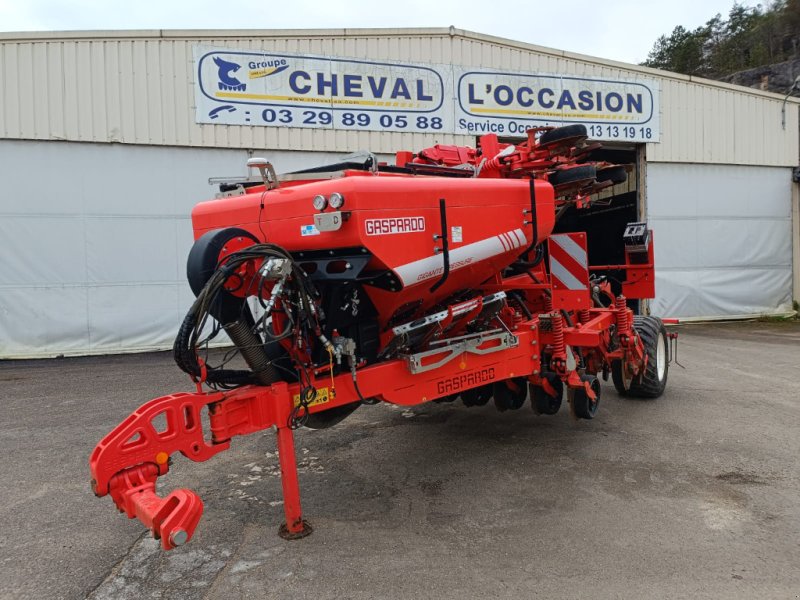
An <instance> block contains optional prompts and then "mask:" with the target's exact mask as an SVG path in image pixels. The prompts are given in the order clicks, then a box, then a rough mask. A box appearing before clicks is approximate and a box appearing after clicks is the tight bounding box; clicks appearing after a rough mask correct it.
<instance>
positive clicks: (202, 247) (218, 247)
mask: <svg viewBox="0 0 800 600" xmlns="http://www.w3.org/2000/svg"><path fill="white" fill-rule="evenodd" d="M233 239H241V240H251V241H252V242H253V243H254V244H257V243H258V239H256V237H255V236H254V235H253V234H251V233H250V232H248V231H245V230H244V229H241V228H239V227H226V228H224V229H212V230H211V231H207V232H206V233H204V234H203V235H201V236H200V237H199V238H197V241H196V242H195V243H194V245H193V246H192V249H191V250H190V251H189V256H188V258H187V259H186V278H187V279H188V280H189V287H191V288H192V292H194V295H195V296H197V295H198V294H199V293H200V292H201V291H202V290H203V288H204V287H205V285H206V283H208V280H209V279H210V278H211V276H212V275H213V274H214V272H215V271H216V270H217V264H218V263H219V257H220V254H221V253H222V251H223V248H224V247H225V244H227V243H228V242H230V241H231V240H233ZM243 305H244V299H243V298H238V297H236V296H234V295H232V294H229V293H228V292H227V291H225V290H222V291H221V292H220V293H219V294H218V296H217V300H216V301H215V303H214V305H212V306H211V310H210V312H211V315H212V316H213V317H214V318H215V319H217V320H218V321H219V322H220V323H229V322H231V321H235V320H236V319H238V318H239V316H240V314H241V312H242V306H243Z"/></svg>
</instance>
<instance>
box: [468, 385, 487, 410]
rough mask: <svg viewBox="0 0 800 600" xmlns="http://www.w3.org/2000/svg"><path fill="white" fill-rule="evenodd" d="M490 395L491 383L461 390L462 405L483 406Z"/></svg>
mask: <svg viewBox="0 0 800 600" xmlns="http://www.w3.org/2000/svg"><path fill="white" fill-rule="evenodd" d="M491 397H492V386H491V385H482V386H481V387H476V388H472V389H470V390H466V391H464V392H461V401H462V402H463V403H464V406H470V407H472V406H485V405H486V403H487V402H489V400H490V399H491Z"/></svg>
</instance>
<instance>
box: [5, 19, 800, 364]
mask: <svg viewBox="0 0 800 600" xmlns="http://www.w3.org/2000/svg"><path fill="white" fill-rule="evenodd" d="M196 44H206V45H212V46H220V47H227V48H234V49H247V50H256V51H267V52H289V53H304V54H314V55H321V56H340V57H349V58H362V59H363V58H369V59H375V60H389V61H392V60H396V61H405V62H409V63H419V64H426V63H439V64H452V65H462V66H468V67H474V68H476V69H503V70H505V71H518V72H530V73H539V72H543V73H562V74H565V75H566V74H569V75H575V76H586V77H603V78H609V79H615V78H632V77H633V78H635V77H636V76H642V77H648V78H652V79H657V80H658V81H659V84H660V93H661V114H660V118H661V129H662V136H661V141H660V142H659V143H649V144H646V147H645V150H644V153H645V156H646V159H647V168H646V172H645V175H646V176H645V182H646V186H647V189H646V204H647V212H648V216H650V218H651V222H652V223H653V226H654V227H655V228H656V231H657V239H658V242H657V246H656V247H657V252H658V256H657V260H658V265H659V267H658V268H657V271H659V282H658V290H659V292H658V293H659V298H657V300H656V302H655V303H654V311H656V312H660V313H661V314H664V313H665V312H669V313H670V314H677V315H679V316H701V317H716V316H730V315H734V314H736V315H739V314H758V313H765V312H769V313H772V312H781V311H785V310H787V309H788V308H790V306H791V297H792V280H793V279H794V281H795V285H797V282H798V280H800V275H798V273H797V268H798V262H799V261H798V259H797V241H796V235H797V234H796V233H794V237H795V241H794V246H793V241H792V238H793V233H792V227H793V226H794V228H795V231H796V229H797V214H796V213H797V199H796V194H797V184H792V183H791V167H794V166H797V164H798V146H799V144H798V116H799V111H798V103H797V101H796V100H792V99H790V100H789V102H788V104H787V106H786V112H785V117H786V118H785V126H782V106H783V102H782V100H783V99H782V98H781V97H779V96H776V95H774V94H769V93H764V92H759V91H756V90H749V89H745V88H741V87H737V86H731V85H727V84H723V83H718V82H711V81H707V80H697V79H694V78H690V77H687V76H683V75H678V74H672V73H665V72H662V71H655V70H652V69H646V68H643V67H638V66H634V65H626V64H622V63H615V62H611V61H605V60H602V59H598V58H593V57H588V56H581V55H575V54H570V53H567V52H561V51H557V50H553V49H547V48H541V47H537V46H533V45H529V44H524V43H519V42H512V41H509V40H503V39H499V38H493V37H490V36H484V35H480V34H476V33H471V32H464V31H461V30H457V29H453V28H450V29H411V30H319V31H313V30H298V31H285V30H284V31H225V32H221V31H127V32H76V33H37V34H0V165H2V166H1V167H0V169H3V176H4V177H3V179H4V180H5V181H15V180H24V181H26V182H30V181H32V180H33V181H37V182H38V185H37V186H36V189H35V191H34V192H33V193H30V192H29V193H28V194H27V195H26V196H25V197H23V196H22V195H18V194H16V193H15V192H12V191H10V190H9V188H8V187H7V188H6V190H5V191H4V192H3V195H2V201H0V230H2V231H3V233H4V234H8V237H6V239H12V237H13V239H14V240H15V241H14V244H21V245H22V247H19V246H13V247H12V246H11V245H6V247H5V249H4V261H3V264H5V265H6V266H4V267H0V298H1V299H0V303H2V305H3V306H4V313H3V317H4V318H3V321H0V339H2V340H3V341H2V342H0V356H22V355H39V354H41V355H50V354H54V353H60V352H73V353H81V352H108V351H121V350H130V349H134V348H137V349H138V348H148V347H156V346H163V345H165V344H168V343H169V338H170V337H171V335H172V332H173V331H174V329H175V328H176V327H177V324H178V319H179V315H180V312H181V311H182V310H183V306H182V304H181V303H185V302H186V301H187V299H188V297H187V296H186V291H187V290H186V287H185V284H184V282H183V272H182V270H183V260H184V257H185V251H186V248H187V247H188V245H189V244H190V243H191V233H190V231H189V225H188V209H189V208H190V207H191V205H192V203H193V202H194V201H197V200H199V199H202V198H203V197H208V196H210V195H211V194H212V193H213V191H212V189H211V188H210V187H206V186H205V180H206V178H207V177H209V176H212V175H235V174H242V173H243V168H244V167H243V163H244V159H245V158H246V156H247V155H248V153H250V152H257V153H261V152H266V153H267V154H268V155H269V156H270V157H271V158H273V159H274V160H273V162H275V163H276V166H277V167H278V168H279V169H281V170H289V168H291V167H293V166H299V165H302V164H311V163H314V162H319V159H320V155H318V154H317V153H344V152H349V151H352V150H357V149H370V150H372V151H374V152H377V153H393V152H394V151H396V150H398V149H409V150H414V149H419V148H423V147H426V146H430V145H432V144H434V143H456V144H468V145H474V143H475V138H474V137H472V136H463V135H451V134H435V135H434V134H423V133H398V132H392V133H382V132H358V131H336V130H321V129H301V128H291V127H264V126H230V125H215V124H199V123H196V122H195V114H194V110H193V107H194V103H195V101H194V83H195V73H194V69H193V62H192V49H193V47H194V46H195V45H196ZM84 143H92V146H93V148H91V149H87V148H85V147H84V146H85V144H84ZM107 144H114V146H107ZM173 147H175V148H173ZM108 148H114V152H113V153H112V152H105V151H104V149H108ZM177 148H180V151H179V150H178V149H177ZM146 149H149V151H150V154H148V155H147V156H145V154H143V151H144V150H146ZM310 153H314V154H310ZM45 155H46V156H47V157H48V158H47V160H42V161H40V160H39V159H38V157H42V156H45ZM112 156H113V159H112ZM171 157H172V158H171ZM153 161H155V163H157V164H159V165H165V164H166V165H169V166H170V168H168V169H167V171H166V172H161V171H159V174H158V176H157V177H156V178H155V180H152V179H150V173H151V172H152V171H153V169H154V164H155V163H154V162H153ZM281 161H284V163H282V162H281ZM711 165H715V168H713V169H712V168H710V166H711ZM706 167H709V168H706ZM87 173H88V174H89V175H90V176H87V175H86V174H87ZM48 174H51V176H52V177H48ZM737 178H740V179H742V181H755V182H758V185H757V186H756V187H754V186H748V185H738V186H737V185H731V182H735V181H736V180H737ZM678 182H680V183H681V185H676V184H677V183H678ZM120 188H124V190H125V191H124V193H123V194H122V195H120V194H119V193H117V192H115V189H120ZM762 189H763V190H769V192H768V193H766V192H765V195H763V196H761V197H759V194H758V191H759V190H762ZM203 190H205V192H204V191H203ZM793 194H794V195H795V196H794V200H793V199H792V195H793ZM676 195H680V199H681V200H680V201H676ZM171 198H179V200H177V201H173V200H172V199H171ZM726 198H730V200H731V201H730V202H728V201H726ZM698 207H703V208H704V209H707V210H701V209H699V208H698ZM712 208H713V210H712ZM793 211H794V221H793ZM98 219H100V220H103V222H104V223H105V224H107V225H109V224H111V225H113V227H112V226H111V225H109V227H110V229H107V230H106V229H103V228H100V229H102V230H103V231H105V232H106V233H104V234H103V235H108V236H110V237H109V242H110V241H112V240H113V239H119V237H118V236H120V235H125V234H126V232H127V234H128V235H131V236H135V233H134V231H135V230H136V227H138V228H139V229H138V230H139V231H140V232H141V236H143V237H142V238H141V239H146V238H147V237H148V236H150V237H156V236H157V235H158V234H157V232H156V231H155V229H157V228H153V227H152V225H153V224H154V223H155V222H156V221H159V220H166V221H169V222H170V223H172V224H173V225H175V227H173V228H172V229H170V228H169V227H167V228H166V229H164V232H163V235H168V233H167V232H168V231H172V232H173V235H175V236H176V238H177V239H179V240H180V241H179V242H177V243H173V244H172V245H167V247H166V248H161V246H163V244H161V246H159V247H160V248H161V252H160V253H159V255H158V256H152V257H148V259H149V260H152V261H156V262H158V261H159V260H160V262H162V263H163V262H166V263H168V264H169V265H171V266H170V268H169V269H163V268H160V267H159V269H156V271H157V272H158V282H160V283H161V284H164V285H166V286H167V287H166V288H165V289H169V290H172V291H169V292H168V293H169V294H172V295H174V305H175V309H174V311H173V310H172V309H171V308H170V309H169V310H167V311H166V312H165V308H164V297H163V295H161V296H160V297H159V298H158V299H157V301H156V299H155V298H154V300H153V302H155V304H153V305H151V306H146V305H147V303H148V301H147V297H148V295H147V294H146V293H142V294H139V297H138V298H137V301H136V302H133V300H132V299H131V294H125V293H123V292H122V291H121V290H123V289H124V288H126V287H127V288H137V289H138V288H142V287H143V286H144V287H145V288H146V286H148V285H152V284H153V281H151V279H152V277H151V276H150V274H148V273H146V272H144V271H142V270H141V269H139V266H140V265H137V266H136V268H134V265H133V264H132V263H133V262H136V261H137V260H144V257H143V256H142V254H141V252H142V251H141V250H139V251H135V250H131V248H128V249H122V248H120V249H119V250H118V252H119V254H118V255H117V256H116V259H115V260H114V261H112V262H113V263H114V264H115V265H116V267H117V271H116V272H114V270H113V269H110V268H105V269H104V268H100V267H99V266H98V264H97V263H98V262H99V261H101V259H102V260H104V258H105V257H101V256H100V255H102V254H103V250H102V249H101V247H100V246H98V243H99V239H97V238H95V237H93V236H92V235H90V233H89V229H87V227H86V224H87V223H94V222H95V221H97V220H98ZM147 219H149V221H148V220H147ZM44 221H47V222H48V223H54V224H52V225H50V226H48V227H43V225H42V223H43V222H44ZM123 223H125V224H124V225H123ZM134 223H135V224H136V227H133V226H132V227H131V228H127V227H128V225H132V224H134ZM162 225H163V224H161V225H159V226H158V227H162ZM115 227H116V229H115ZM743 227H744V228H745V229H744V230H743V229H742V228H743ZM162 228H163V227H162ZM96 231H99V230H96ZM159 231H160V229H159ZM20 232H28V234H29V235H28V236H27V237H26V236H23V235H21V234H20ZM109 232H112V233H109ZM720 234H722V236H723V237H724V236H725V235H730V236H731V240H730V241H729V242H728V243H727V244H726V245H725V247H726V248H727V250H726V252H727V254H726V252H722V253H720V252H716V250H717V248H716V247H715V244H718V243H719V242H720V240H719V236H720ZM742 235H744V242H743V241H742V238H741V236H742ZM39 236H44V237H45V238H46V239H50V240H53V239H56V238H58V237H59V236H60V237H61V240H60V242H61V244H62V246H63V251H62V252H61V254H63V255H69V256H72V257H73V258H74V260H76V261H79V263H80V268H78V267H76V266H75V265H72V267H70V268H67V267H66V266H65V268H64V269H61V270H58V273H60V275H59V274H57V273H56V272H55V271H53V270H49V269H48V268H47V267H45V266H43V263H42V262H41V260H34V259H30V262H29V263H28V264H27V265H26V268H25V269H21V268H19V269H16V268H13V267H10V266H9V263H10V262H12V261H9V260H7V257H11V256H13V257H17V256H20V255H25V256H30V257H33V256H36V257H37V258H39V259H44V258H46V257H44V256H38V254H37V253H39V252H41V251H42V247H43V246H42V244H43V242H42V240H41V239H36V238H37V237H39ZM687 236H689V237H691V239H692V244H694V245H693V246H692V247H694V248H695V252H694V254H693V255H692V256H689V255H687V252H688V250H687V246H686V243H685V242H686V238H687ZM733 236H739V237H736V238H735V239H734V237H733ZM135 239H139V238H135ZM767 239H769V240H772V241H773V242H774V243H773V244H772V245H769V244H765V243H761V242H759V240H767ZM748 241H749V243H750V245H749V246H748V248H749V249H750V250H752V249H753V248H755V249H756V250H758V251H759V252H760V254H758V256H755V257H753V255H752V253H750V254H748V253H745V254H743V255H741V254H739V253H737V252H738V249H739V248H741V244H744V243H748ZM78 242H80V243H78ZM698 244H699V245H698ZM45 246H46V247H48V248H49V249H50V251H51V252H55V253H58V252H59V250H58V247H57V246H55V245H50V244H45ZM81 246H82V247H83V249H81ZM112 247H113V246H112ZM136 247H137V246H136V244H133V248H136ZM87 248H88V249H90V250H91V249H92V248H94V249H96V251H97V252H98V255H97V256H93V255H92V254H91V252H89V253H88V254H87ZM67 250H68V251H67ZM712 250H715V252H712ZM106 251H107V250H106ZM793 252H794V253H795V254H794V258H793V256H792V253H793ZM132 253H133V254H132ZM164 253H166V255H165V254H164ZM747 257H750V258H747ZM751 259H752V260H751ZM748 261H749V262H748ZM23 262H24V261H23ZM67 262H69V261H67ZM129 263H131V264H130V267H128V266H126V265H128V264H129ZM44 264H46V261H45V263H44ZM662 265H663V268H662ZM73 267H74V268H73ZM749 268H753V269H757V270H758V273H757V276H758V279H757V280H759V281H762V282H763V284H764V286H766V287H767V288H768V289H765V290H764V293H761V294H756V296H757V297H751V296H753V291H752V289H748V288H747V286H746V285H745V282H746V281H747V277H749V276H750V275H748V274H747V273H744V272H743V271H746V270H747V269H749ZM793 268H794V275H793V273H792V269H793ZM67 273H69V274H70V275H69V277H68V278H67V275H66V274H67ZM700 273H705V275H704V276H703V280H702V281H697V279H698V277H700V275H699V274H700ZM728 275H730V276H733V279H731V277H729V276H728ZM753 276H756V274H753ZM67 279H68V280H67ZM692 281H694V284H693V285H692V284H690V283H689V282H692ZM704 281H705V282H707V287H708V293H706V294H705V298H706V300H705V301H704V302H700V303H697V302H695V300H694V298H693V297H692V295H693V294H694V293H695V292H696V290H697V285H699V286H700V287H702V286H703V285H704V283H703V282H704ZM109 290H112V292H109ZM113 290H116V292H113ZM101 292H102V293H101ZM737 294H738V296H737ZM157 295H158V294H156V296H157ZM172 295H171V296H170V302H172V301H173V296H172ZM731 295H732V297H731V298H730V299H726V298H728V296H731ZM67 296H70V298H72V299H71V300H66V298H67ZM37 297H38V298H39V300H37ZM59 298H60V299H61V305H62V306H66V307H67V308H69V310H67V313H68V314H67V315H66V316H65V319H66V320H68V321H70V323H69V324H67V323H65V322H64V320H63V319H62V320H59V319H57V318H55V317H53V318H52V322H51V321H50V320H51V317H50V316H44V315H46V313H48V310H49V309H50V308H49V307H52V306H53V303H59ZM25 299H27V302H26V300H25ZM20 302H22V304H20ZM81 303H83V309H80V306H81ZM142 303H144V305H143V304H142ZM70 307H71V308H70ZM103 310H108V311H111V312H112V313H115V314H116V315H117V318H118V319H119V324H120V325H119V327H120V330H119V331H118V332H117V334H115V335H111V334H110V333H109V328H111V327H112V326H111V325H110V324H105V325H102V326H100V325H98V322H99V321H98V318H97V315H98V314H103ZM156 313H158V314H159V315H162V316H161V317H160V318H158V319H156V322H157V323H158V325H154V324H153V323H154V321H153V319H154V317H153V315H155V314H156ZM41 319H44V321H41ZM36 322H39V323H46V326H45V325H41V327H39V326H38V325H35V324H34V323H36ZM4 323H5V324H4ZM37 328H39V329H41V331H39V330H38V329H37ZM31 332H35V333H31Z"/></svg>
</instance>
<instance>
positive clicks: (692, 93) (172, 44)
mask: <svg viewBox="0 0 800 600" xmlns="http://www.w3.org/2000/svg"><path fill="white" fill-rule="evenodd" d="M59 35H61V36H62V37H58V36H59ZM65 36H67V37H65ZM196 43H204V44H210V45H216V46H224V47H230V48H240V49H250V50H264V51H283V52H297V53H308V54H316V55H334V56H343V57H354V58H362V59H363V58H370V59H377V60H402V61H405V62H413V63H427V62H431V63H445V64H448V63H452V64H456V65H466V66H472V67H477V68H493V69H502V70H509V71H522V72H534V73H535V72H543V73H544V72H547V73H563V74H572V75H579V76H588V77H608V78H635V77H636V75H637V74H640V75H643V76H646V77H651V78H652V77H653V76H658V75H659V74H661V75H663V73H661V72H658V71H653V70H650V69H642V68H639V67H635V66H632V65H623V64H620V63H612V62H607V61H602V60H600V59H593V58H591V57H580V56H577V55H571V54H568V53H565V52H559V51H556V50H548V49H544V48H538V47H535V46H529V45H526V44H521V43H516V42H510V41H506V40H500V39H498V38H491V37H489V36H482V35H479V34H472V33H467V32H462V31H459V30H443V29H437V30H385V31H374V30H373V31H370V30H354V31H351V30H347V31H345V30H329V31H281V32H269V31H265V32H253V31H243V32H110V33H108V34H102V33H91V34H35V35H29V36H28V37H27V38H25V37H23V34H0V86H2V88H1V89H0V102H1V103H2V106H0V137H3V138H7V139H38V140H46V139H62V140H70V141H86V142H122V143H131V144H154V145H171V146H202V147H214V148H270V149H277V150H290V149H291V150H309V151H339V152H341V151H344V150H356V149H370V150H372V151H374V152H393V151H395V150H397V149H401V148H407V149H415V148H421V147H424V146H426V145H430V144H431V143H432V142H434V141H435V142H443V143H473V140H472V139H471V138H469V137H467V136H453V135H445V134H439V135H437V136H435V137H434V136H432V135H429V134H412V133H382V132H356V131H330V130H314V129H295V128H285V127H264V126H226V125H212V124H204V125H199V124H197V123H195V122H194V118H195V115H194V108H193V107H194V88H193V85H194V72H193V69H192V46H193V45H194V44H196ZM659 79H660V81H661V93H662V96H661V110H662V117H661V118H662V130H663V133H662V142H661V143H659V144H648V148H647V157H648V160H651V161H657V162H698V163H700V162H702V163H721V164H752V165H781V166H792V165H796V164H797V152H798V106H797V103H796V101H790V103H789V106H788V110H787V124H786V128H785V129H782V128H781V100H780V99H779V98H778V97H776V96H774V95H770V94H763V93H759V92H755V91H750V90H745V89H742V88H734V87H733V86H726V85H725V84H716V83H711V82H708V83H702V82H694V81H690V80H689V78H687V77H683V76H680V75H674V76H673V75H670V76H663V77H659Z"/></svg>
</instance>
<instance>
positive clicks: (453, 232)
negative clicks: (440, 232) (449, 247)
mask: <svg viewBox="0 0 800 600" xmlns="http://www.w3.org/2000/svg"><path fill="white" fill-rule="evenodd" d="M450 240H451V241H452V242H453V243H454V244H459V243H461V242H462V241H464V236H463V235H462V234H461V226H460V225H459V226H458V227H451V228H450Z"/></svg>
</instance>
